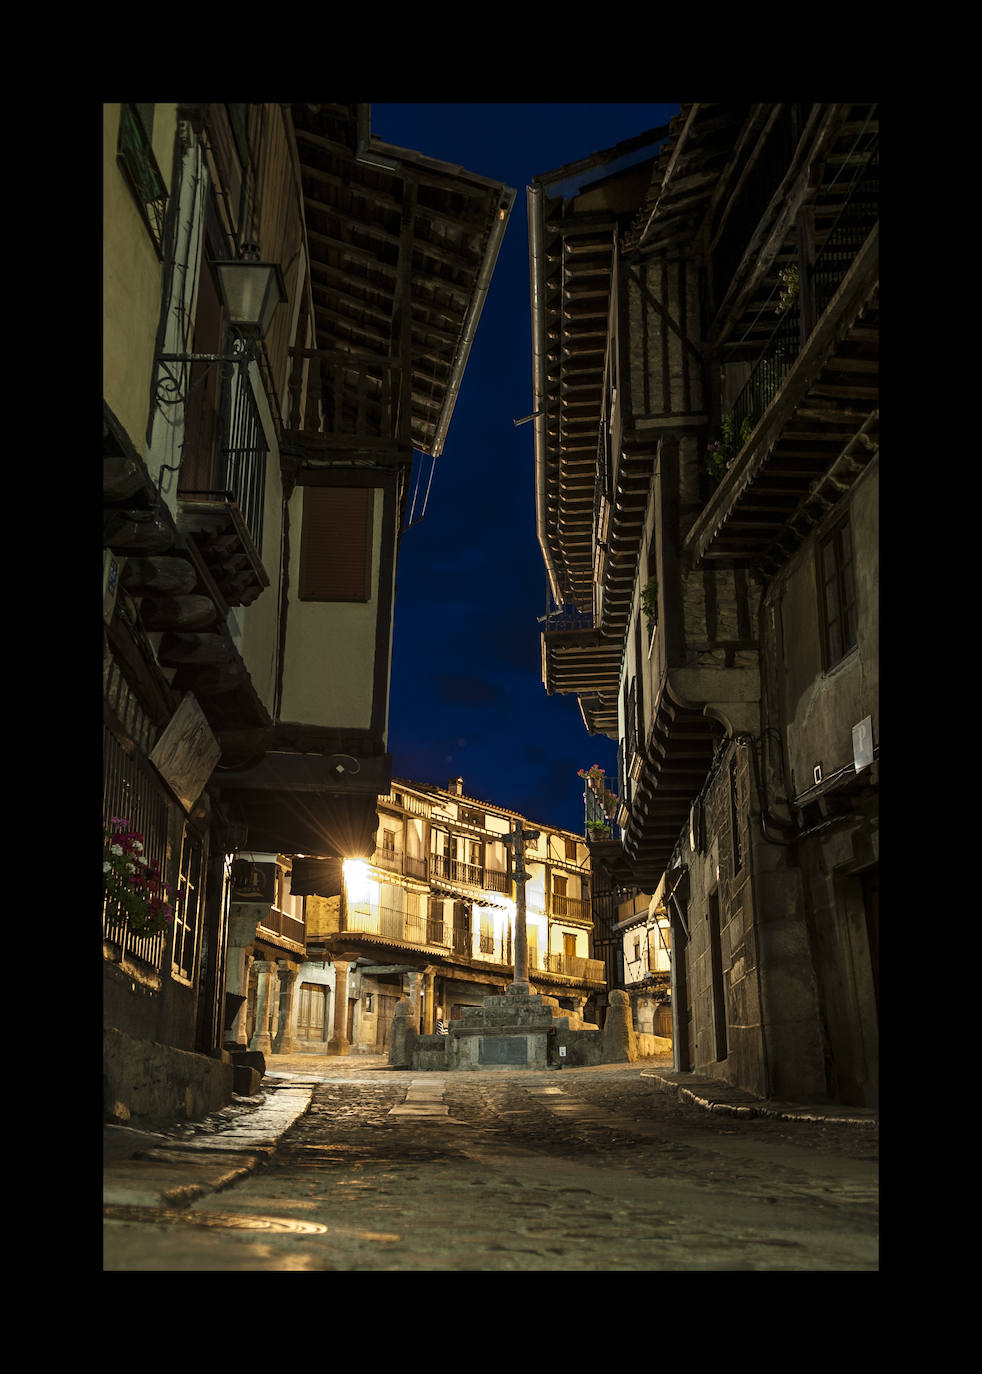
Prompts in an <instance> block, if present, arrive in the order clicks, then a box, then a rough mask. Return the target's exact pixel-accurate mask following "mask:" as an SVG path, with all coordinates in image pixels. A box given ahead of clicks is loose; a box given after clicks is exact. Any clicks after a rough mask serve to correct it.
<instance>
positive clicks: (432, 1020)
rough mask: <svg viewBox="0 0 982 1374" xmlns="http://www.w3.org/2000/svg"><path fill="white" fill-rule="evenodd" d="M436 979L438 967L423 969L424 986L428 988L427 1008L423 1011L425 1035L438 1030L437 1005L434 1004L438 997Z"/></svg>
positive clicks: (425, 1004)
mask: <svg viewBox="0 0 982 1374" xmlns="http://www.w3.org/2000/svg"><path fill="white" fill-rule="evenodd" d="M435 981H436V969H435V968H427V969H424V970H423V986H424V987H425V989H426V1001H425V1003H424V1007H425V1010H424V1013H423V1034H424V1035H432V1034H433V1032H434V1031H435V1030H436V1007H435V1005H434V1004H435V1002H436V997H435V993H434V984H435Z"/></svg>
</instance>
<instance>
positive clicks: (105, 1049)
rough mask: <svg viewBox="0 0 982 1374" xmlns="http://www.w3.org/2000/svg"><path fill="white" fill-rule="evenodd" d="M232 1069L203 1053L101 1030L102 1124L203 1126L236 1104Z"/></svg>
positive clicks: (145, 1126)
mask: <svg viewBox="0 0 982 1374" xmlns="http://www.w3.org/2000/svg"><path fill="white" fill-rule="evenodd" d="M233 1084H234V1066H233V1065H232V1063H231V1062H227V1061H226V1060H223V1059H220V1058H216V1059H212V1058H210V1057H208V1056H207V1055H203V1054H190V1053H188V1052H187V1051H185V1050H175V1049H172V1048H171V1047H170V1046H168V1045H161V1044H158V1043H156V1042H155V1041H152V1040H137V1039H134V1038H133V1037H132V1036H129V1035H125V1034H124V1033H123V1032H122V1031H118V1030H116V1029H114V1028H112V1027H108V1028H106V1029H105V1030H104V1031H103V1041H102V1088H103V1119H104V1120H105V1121H109V1122H113V1123H115V1124H117V1125H129V1126H133V1127H135V1128H137V1129H140V1130H150V1129H155V1128H159V1127H161V1126H167V1125H170V1124H172V1123H174V1122H177V1121H199V1120H200V1119H201V1118H202V1117H205V1116H208V1115H209V1113H211V1112H217V1111H218V1110H220V1108H222V1107H225V1106H227V1105H228V1103H229V1102H231V1100H232V1093H233Z"/></svg>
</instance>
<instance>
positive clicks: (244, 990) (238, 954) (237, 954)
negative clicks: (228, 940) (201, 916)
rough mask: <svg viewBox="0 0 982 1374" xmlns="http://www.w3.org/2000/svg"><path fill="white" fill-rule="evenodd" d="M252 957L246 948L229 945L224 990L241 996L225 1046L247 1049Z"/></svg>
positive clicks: (226, 1035)
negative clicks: (240, 1002) (240, 1003)
mask: <svg viewBox="0 0 982 1374" xmlns="http://www.w3.org/2000/svg"><path fill="white" fill-rule="evenodd" d="M252 964H253V958H252V955H251V954H249V953H248V951H247V950H244V949H240V948H239V947H237V946H235V945H229V947H228V953H227V955H226V959H225V991H226V992H230V993H232V994H233V995H237V996H239V997H241V998H242V1005H241V1006H240V1007H239V1009H238V1011H237V1012H236V1013H235V1020H234V1021H233V1022H232V1024H231V1026H229V1028H228V1030H227V1031H226V1032H225V1048H226V1049H228V1048H229V1047H230V1046H232V1047H234V1048H235V1049H240V1050H244V1049H248V1042H247V1041H246V1026H247V1025H248V1024H249V975H250V973H251V972H252Z"/></svg>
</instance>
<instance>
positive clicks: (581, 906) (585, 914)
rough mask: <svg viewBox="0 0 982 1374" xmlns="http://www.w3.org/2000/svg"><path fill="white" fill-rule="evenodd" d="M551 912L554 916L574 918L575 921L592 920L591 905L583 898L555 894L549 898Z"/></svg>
mask: <svg viewBox="0 0 982 1374" xmlns="http://www.w3.org/2000/svg"><path fill="white" fill-rule="evenodd" d="M549 910H550V913H551V915H553V916H572V917H573V918H574V919H575V920H578V921H586V920H589V918H590V903H589V902H588V901H586V900H584V899H583V898H582V897H566V896H564V895H563V894H562V893H559V892H553V893H551V894H550V897H549Z"/></svg>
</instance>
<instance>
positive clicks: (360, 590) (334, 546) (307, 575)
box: [300, 486, 375, 601]
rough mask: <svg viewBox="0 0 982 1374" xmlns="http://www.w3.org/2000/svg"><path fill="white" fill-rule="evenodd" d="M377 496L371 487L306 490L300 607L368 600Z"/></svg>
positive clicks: (301, 550) (301, 554) (369, 596)
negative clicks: (306, 602)
mask: <svg viewBox="0 0 982 1374" xmlns="http://www.w3.org/2000/svg"><path fill="white" fill-rule="evenodd" d="M374 495H375V493H374V489H373V488H372V487H313V486H310V487H307V486H305V487H304V489H303V527H302V532H301V536H300V600H301V601H368V600H370V598H371V594H372V527H373V514H374Z"/></svg>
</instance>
